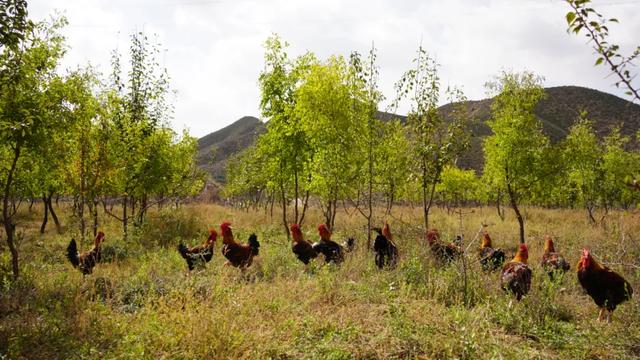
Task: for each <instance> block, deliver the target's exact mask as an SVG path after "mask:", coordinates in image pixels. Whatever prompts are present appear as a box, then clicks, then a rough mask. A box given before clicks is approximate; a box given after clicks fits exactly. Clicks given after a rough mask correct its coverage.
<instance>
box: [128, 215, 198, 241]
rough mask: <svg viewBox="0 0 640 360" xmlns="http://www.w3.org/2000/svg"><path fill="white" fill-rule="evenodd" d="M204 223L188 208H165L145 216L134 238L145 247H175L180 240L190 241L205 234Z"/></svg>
mask: <svg viewBox="0 0 640 360" xmlns="http://www.w3.org/2000/svg"><path fill="white" fill-rule="evenodd" d="M206 231H207V227H206V223H204V221H202V219H201V218H200V216H199V214H196V213H195V211H193V210H188V209H179V210H176V209H165V210H162V211H160V212H159V213H157V214H154V215H153V216H149V217H147V219H146V220H145V222H144V223H143V224H142V226H140V227H139V228H138V231H137V233H136V235H137V236H136V238H137V239H138V241H139V243H140V244H141V245H143V246H145V247H149V248H151V247H156V246H160V247H163V248H167V247H175V246H178V244H179V243H180V242H182V241H191V240H193V239H196V238H197V239H200V238H202V242H204V239H205V238H206V236H207V232H206Z"/></svg>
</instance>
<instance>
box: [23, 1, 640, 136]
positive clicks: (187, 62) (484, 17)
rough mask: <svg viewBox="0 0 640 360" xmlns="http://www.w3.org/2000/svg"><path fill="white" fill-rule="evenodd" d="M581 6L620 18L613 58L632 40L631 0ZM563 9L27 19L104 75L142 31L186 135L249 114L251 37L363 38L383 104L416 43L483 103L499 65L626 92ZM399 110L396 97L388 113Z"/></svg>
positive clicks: (299, 50)
mask: <svg viewBox="0 0 640 360" xmlns="http://www.w3.org/2000/svg"><path fill="white" fill-rule="evenodd" d="M593 7H594V8H596V10H597V11H599V12H600V13H602V14H604V15H605V16H606V17H615V18H617V19H618V20H619V21H620V24H617V25H615V24H614V25H612V26H611V27H610V32H611V39H612V40H613V41H614V42H615V43H618V44H619V45H621V49H622V52H623V53H627V54H628V53H631V52H632V51H633V49H635V48H636V47H637V46H638V45H640V36H639V34H640V0H602V1H598V0H594V1H593ZM568 10H569V8H568V5H567V4H566V3H565V2H564V1H562V0H448V1H434V0H430V1H426V0H395V1H394V0H354V1H339V0H298V1H287V0H262V1H260V0H236V1H232V0H31V1H29V13H30V17H31V18H32V19H34V20H42V19H46V18H48V17H49V16H51V15H53V14H55V13H56V12H58V13H61V14H63V15H65V16H66V17H67V19H68V21H69V25H68V26H67V27H66V28H65V29H64V31H63V33H64V35H65V36H66V37H67V44H68V46H69V51H68V53H67V55H66V57H65V59H64V60H63V62H62V66H63V67H64V68H70V69H73V68H77V67H78V66H85V65H87V64H89V63H90V64H91V65H92V66H93V67H95V68H96V69H98V70H99V71H101V72H102V73H103V74H108V73H109V72H110V58H111V53H112V51H113V50H114V49H117V50H119V51H120V52H121V53H123V55H125V59H126V52H127V49H128V47H129V35H130V34H131V33H133V32H137V31H144V32H145V33H147V34H148V35H149V36H150V37H151V38H152V39H154V40H155V41H156V42H157V43H159V44H160V45H161V49H162V50H163V51H162V52H161V54H160V55H159V58H158V60H159V63H160V65H162V66H164V67H166V69H167V71H168V73H169V76H170V77H171V87H172V89H173V90H175V97H174V98H173V103H174V108H175V113H174V115H173V119H172V120H171V125H172V127H173V128H174V129H175V130H177V131H181V130H182V129H188V130H189V132H190V133H191V135H193V136H197V137H201V136H204V135H206V134H208V133H210V132H213V131H216V130H218V129H221V128H223V127H225V126H227V125H229V124H231V123H233V122H234V121H236V120H237V119H239V118H241V117H242V116H246V115H250V116H256V117H259V115H260V111H259V98H260V91H259V88H258V82H257V81H258V76H259V74H260V71H261V70H262V69H263V67H264V60H263V55H264V47H263V44H264V41H265V40H266V39H267V37H269V36H270V35H271V34H273V33H277V34H279V35H280V36H281V38H283V39H284V40H285V41H287V42H288V43H289V44H290V47H289V50H288V52H289V54H290V56H292V57H295V56H297V55H300V54H303V53H304V52H306V51H311V52H314V53H315V54H316V56H317V57H319V58H320V59H325V58H327V57H329V56H331V55H344V56H348V55H349V54H350V53H351V52H352V51H358V52H360V53H361V54H366V53H368V51H369V49H370V48H371V46H372V44H375V47H376V48H377V51H378V65H379V67H380V87H381V90H382V91H383V93H384V94H385V96H386V97H387V98H388V99H392V98H394V96H395V92H394V88H393V85H394V83H395V82H396V81H397V80H398V79H399V78H400V77H401V76H402V74H403V73H404V72H405V71H406V70H408V69H410V67H411V60H412V59H413V58H414V57H415V55H416V50H417V48H418V46H419V45H420V43H422V46H423V47H424V48H425V49H426V50H427V51H428V52H429V53H430V54H431V55H432V56H435V58H436V59H437V61H438V63H439V64H440V65H441V66H440V69H439V74H440V77H441V79H442V84H443V85H444V86H445V87H446V86H457V87H460V88H461V89H462V90H463V91H464V93H465V95H466V96H467V98H469V99H473V100H479V99H482V98H486V97H487V93H486V89H485V83H486V82H487V81H491V80H492V79H493V78H494V77H495V76H496V75H498V74H499V73H500V72H501V71H523V70H527V71H533V72H535V73H537V74H539V75H542V76H543V77H544V78H545V82H544V85H545V86H562V85H577V86H584V87H589V88H593V89H598V90H601V91H605V92H609V93H612V94H615V95H618V96H620V97H623V98H628V97H626V96H625V95H624V91H623V90H622V89H616V87H615V86H614V85H613V84H614V83H615V78H614V77H612V76H611V75H610V72H609V71H607V69H606V68H605V67H603V66H599V67H594V66H593V65H594V62H595V59H596V56H595V54H594V51H593V49H591V47H590V45H589V44H587V39H586V38H585V37H584V36H583V35H580V36H576V35H569V34H567V32H566V28H567V25H566V21H565V14H566V13H567V11H568ZM385 106H386V103H383V104H381V107H382V108H384V107H385ZM408 108H409V106H408V104H406V103H404V104H402V105H401V106H400V108H399V109H398V112H400V113H403V112H406V111H407V110H408Z"/></svg>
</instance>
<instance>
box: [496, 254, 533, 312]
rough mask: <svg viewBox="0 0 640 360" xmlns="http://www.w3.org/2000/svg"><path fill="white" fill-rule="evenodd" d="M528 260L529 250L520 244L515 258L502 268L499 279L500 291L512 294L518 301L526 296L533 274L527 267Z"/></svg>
mask: <svg viewBox="0 0 640 360" xmlns="http://www.w3.org/2000/svg"><path fill="white" fill-rule="evenodd" d="M528 260H529V249H528V248H527V245H526V244H520V249H518V252H517V253H516V256H515V257H514V258H513V260H511V261H509V262H508V263H507V264H506V265H505V266H504V268H502V276H501V277H500V280H501V282H502V290H505V291H509V292H511V293H512V294H514V295H515V296H516V300H518V301H520V299H522V297H524V296H525V295H527V293H529V289H530V288H531V277H532V275H533V273H532V271H531V269H530V268H529V265H527V262H528Z"/></svg>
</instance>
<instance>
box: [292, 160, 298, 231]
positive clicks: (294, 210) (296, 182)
mask: <svg viewBox="0 0 640 360" xmlns="http://www.w3.org/2000/svg"><path fill="white" fill-rule="evenodd" d="M293 191H294V197H295V199H296V200H295V201H296V206H295V208H294V209H293V213H294V219H295V223H296V224H298V220H299V219H298V200H299V199H298V170H295V171H294V172H293Z"/></svg>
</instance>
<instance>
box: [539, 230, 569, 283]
mask: <svg viewBox="0 0 640 360" xmlns="http://www.w3.org/2000/svg"><path fill="white" fill-rule="evenodd" d="M541 265H542V268H543V269H544V270H545V271H546V272H547V274H548V275H549V278H551V279H553V275H554V274H555V273H556V272H567V271H569V269H571V265H569V263H568V262H567V260H565V258H564V257H563V256H562V255H561V254H560V253H558V252H556V249H555V247H554V244H553V239H551V236H549V235H545V236H544V253H543V254H542V262H541Z"/></svg>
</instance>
